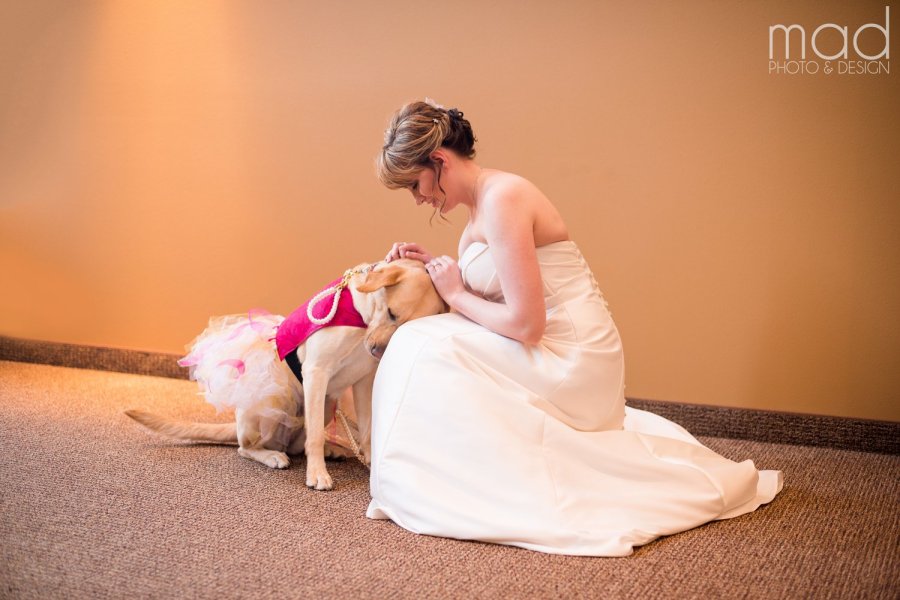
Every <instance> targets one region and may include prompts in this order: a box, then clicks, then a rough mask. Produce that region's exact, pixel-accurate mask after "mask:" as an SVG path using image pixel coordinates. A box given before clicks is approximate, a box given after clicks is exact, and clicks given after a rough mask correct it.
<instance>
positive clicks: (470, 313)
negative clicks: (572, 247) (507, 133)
mask: <svg viewBox="0 0 900 600" xmlns="http://www.w3.org/2000/svg"><path fill="white" fill-rule="evenodd" d="M480 212H481V214H480V215H479V221H480V222H481V230H482V233H483V234H484V237H485V239H486V240H487V244H488V246H489V247H490V249H491V256H492V257H493V259H494V266H495V267H496V269H497V277H498V279H499V280H500V288H501V289H502V290H503V297H504V299H505V300H506V303H505V304H504V303H500V302H491V301H489V300H485V299H484V298H482V297H481V296H478V295H476V294H473V293H471V292H469V291H468V290H466V289H465V287H462V286H460V287H457V288H456V289H455V290H454V291H453V293H452V294H450V297H449V298H445V300H446V301H447V303H448V304H449V305H450V306H451V307H453V308H454V309H455V310H457V311H459V312H461V313H462V314H464V315H465V316H467V317H469V318H470V319H472V320H473V321H475V322H476V323H480V324H481V325H484V326H485V327H487V328H488V329H490V330H492V331H495V332H497V333H499V334H501V335H505V336H507V337H510V338H513V339H516V340H519V341H521V342H525V343H528V344H536V343H538V342H539V341H540V340H541V338H542V337H543V335H544V329H545V327H546V325H547V317H546V306H545V303H544V290H543V283H542V281H541V270H540V267H539V266H538V262H537V251H536V250H535V247H534V233H533V230H534V212H533V210H532V209H531V207H529V206H528V205H527V204H524V203H523V202H521V200H520V199H519V198H517V197H516V196H514V195H513V194H512V193H510V191H504V190H502V189H500V190H497V191H495V192H494V193H493V194H489V195H485V197H484V198H483V199H482V206H481V211H480Z"/></svg>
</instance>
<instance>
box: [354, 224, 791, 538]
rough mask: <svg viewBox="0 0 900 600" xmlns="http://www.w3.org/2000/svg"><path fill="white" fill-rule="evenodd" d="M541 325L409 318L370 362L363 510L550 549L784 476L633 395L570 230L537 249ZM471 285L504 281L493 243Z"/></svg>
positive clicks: (743, 499)
mask: <svg viewBox="0 0 900 600" xmlns="http://www.w3.org/2000/svg"><path fill="white" fill-rule="evenodd" d="M537 257H538V262H539V264H540V268H541V273H542V278H543V287H544V296H545V299H546V306H547V328H546V332H545V334H544V337H543V339H542V340H541V342H540V343H539V344H537V345H527V344H523V343H521V342H518V341H516V340H513V339H510V338H507V337H504V336H502V335H499V334H497V333H494V332H492V331H490V330H489V329H487V328H485V327H483V326H481V325H479V324H477V323H475V322H473V321H471V320H469V319H468V318H466V317H464V316H463V315H461V314H459V313H455V312H452V313H447V314H442V315H436V316H431V317H425V318H422V319H417V320H415V321H410V322H408V323H405V324H404V325H402V326H401V327H400V328H399V329H398V330H397V332H396V333H395V334H394V336H393V338H392V339H391V342H390V344H388V348H387V351H386V352H385V354H384V356H383V358H382V360H381V363H380V365H379V367H378V371H377V374H376V378H375V387H374V394H373V408H372V410H373V416H372V418H373V423H372V426H373V435H372V467H371V468H372V470H371V479H370V486H371V494H372V500H371V503H370V504H369V508H368V511H367V513H366V514H367V516H369V517H371V518H375V519H391V520H393V521H394V522H395V523H397V524H398V525H400V526H402V527H404V528H406V529H408V530H410V531H412V532H415V533H421V534H429V535H436V536H444V537H453V538H459V539H467V540H481V541H485V542H495V543H499V544H509V545H513V546H521V547H523V548H529V549H532V550H539V551H542V552H550V553H556V554H575V555H593V556H624V555H628V554H631V552H632V551H633V547H634V546H640V545H642V544H646V543H647V542H650V541H652V540H654V539H656V538H657V537H659V536H661V535H668V534H673V533H677V532H679V531H684V530H686V529H690V528H692V527H696V526H697V525H701V524H703V523H706V522H708V521H712V520H715V519H726V518H730V517H736V516H738V515H741V514H744V513H747V512H750V511H752V510H755V509H756V508H757V507H758V506H759V505H760V504H764V503H766V502H769V501H770V500H772V499H773V498H774V497H775V495H776V494H777V493H778V492H779V491H780V490H781V487H782V474H781V472H780V471H759V470H757V469H756V468H755V466H754V464H753V462H752V461H750V460H745V461H743V462H734V461H732V460H729V459H727V458H724V457H722V456H720V455H718V454H716V453H715V452H713V451H712V450H710V449H708V448H706V447H705V446H703V445H702V444H700V442H698V441H697V440H696V439H695V438H694V437H693V436H691V435H690V434H689V433H688V432H687V431H686V430H685V429H683V428H682V427H681V426H679V425H677V424H675V423H673V422H671V421H669V420H667V419H664V418H663V417H660V416H657V415H654V414H652V413H649V412H646V411H641V410H637V409H633V408H630V407H626V406H625V395H624V389H625V388H624V361H623V353H622V343H621V341H620V339H619V334H618V331H617V329H616V326H615V324H614V322H613V320H612V315H611V314H610V312H609V310H608V309H607V303H606V300H605V299H604V297H603V295H602V293H601V292H600V290H599V287H598V285H597V282H596V280H595V279H594V277H593V275H592V273H591V270H590V268H589V267H588V265H587V263H586V261H585V259H584V257H583V256H582V255H581V252H580V251H579V249H578V246H577V245H576V244H575V242H573V241H571V240H567V241H562V242H555V243H552V244H548V245H545V246H540V247H539V248H538V249H537ZM459 266H460V269H461V270H462V273H463V281H464V282H465V284H466V286H467V288H468V289H469V290H471V291H473V292H475V293H478V294H480V295H482V296H484V297H485V298H487V299H489V300H492V301H503V294H502V291H501V289H500V284H499V281H498V278H497V273H496V270H495V268H494V264H493V260H492V258H491V250H490V248H489V246H488V245H487V244H484V243H482V242H473V243H472V244H471V245H470V246H469V247H468V248H466V250H465V251H464V252H463V255H462V256H460V260H459Z"/></svg>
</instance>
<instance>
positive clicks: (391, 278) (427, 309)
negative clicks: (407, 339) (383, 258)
mask: <svg viewBox="0 0 900 600" xmlns="http://www.w3.org/2000/svg"><path fill="white" fill-rule="evenodd" d="M356 289H357V290H358V291H360V292H364V293H367V294H369V298H370V300H371V306H372V307H373V311H372V315H371V318H370V319H369V322H368V323H369V327H368V330H367V331H366V340H365V344H366V349H367V350H368V351H369V353H370V354H371V355H372V356H374V357H375V358H378V359H380V358H381V356H382V355H383V354H384V350H385V348H387V344H388V341H389V340H390V339H391V336H392V335H394V332H395V331H397V328H398V327H400V326H401V325H403V324H404V323H406V322H407V321H411V320H412V319H418V318H419V317H426V316H429V315H436V314H440V313H444V312H447V311H448V310H449V307H448V306H447V303H446V302H444V300H443V298H441V297H440V295H439V294H438V293H437V290H436V289H434V284H433V283H432V282H431V276H430V275H429V274H428V272H427V271H426V270H425V264H424V263H422V262H421V261H418V260H413V259H411V258H401V259H399V260H394V261H391V262H389V263H381V264H379V265H378V266H376V267H375V268H374V269H373V270H371V271H369V273H368V275H367V276H366V279H365V281H364V282H363V283H361V284H359V285H357V286H356Z"/></svg>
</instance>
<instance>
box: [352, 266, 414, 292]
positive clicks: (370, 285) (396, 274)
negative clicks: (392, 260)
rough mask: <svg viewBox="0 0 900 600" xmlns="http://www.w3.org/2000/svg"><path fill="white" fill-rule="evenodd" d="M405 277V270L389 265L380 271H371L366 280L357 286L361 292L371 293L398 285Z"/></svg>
mask: <svg viewBox="0 0 900 600" xmlns="http://www.w3.org/2000/svg"><path fill="white" fill-rule="evenodd" d="M401 277H403V268H402V267H397V266H393V265H389V266H387V267H385V268H383V269H381V270H379V271H369V273H368V274H367V275H366V280H365V281H363V282H362V283H361V284H359V285H358V286H356V289H357V290H359V291H360V292H364V293H369V292H374V291H375V290H380V289H381V288H383V287H388V286H390V285H394V284H396V283H397V282H398V281H400V278H401Z"/></svg>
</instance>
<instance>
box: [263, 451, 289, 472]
mask: <svg viewBox="0 0 900 600" xmlns="http://www.w3.org/2000/svg"><path fill="white" fill-rule="evenodd" d="M263 464H265V465H266V466H267V467H272V468H273V469H287V468H288V467H289V466H291V459H289V458H288V455H287V454H285V453H284V452H273V453H272V455H271V456H268V457H266V459H265V460H264V461H263Z"/></svg>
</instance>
